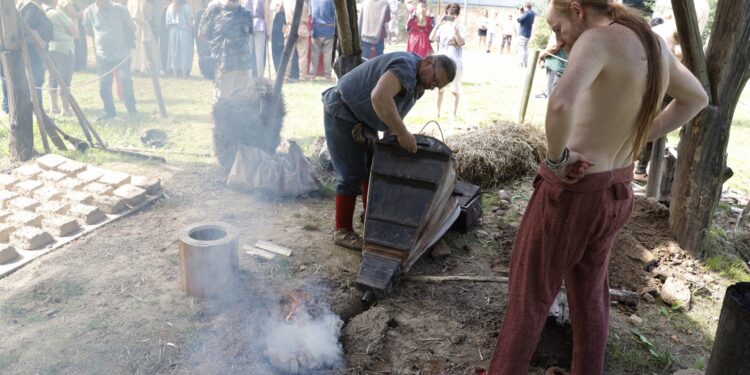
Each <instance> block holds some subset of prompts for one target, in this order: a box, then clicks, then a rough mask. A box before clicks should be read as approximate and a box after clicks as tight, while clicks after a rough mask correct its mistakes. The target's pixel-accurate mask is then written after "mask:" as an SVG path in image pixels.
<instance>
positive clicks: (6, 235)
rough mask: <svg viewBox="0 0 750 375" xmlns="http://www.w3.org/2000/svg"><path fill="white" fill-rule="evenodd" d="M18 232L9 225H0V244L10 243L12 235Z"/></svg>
mask: <svg viewBox="0 0 750 375" xmlns="http://www.w3.org/2000/svg"><path fill="white" fill-rule="evenodd" d="M15 230H16V227H14V226H12V225H8V224H0V242H8V241H10V235H11V233H13V232H14V231H15Z"/></svg>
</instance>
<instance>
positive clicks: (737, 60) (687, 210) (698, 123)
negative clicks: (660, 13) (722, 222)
mask: <svg viewBox="0 0 750 375" xmlns="http://www.w3.org/2000/svg"><path fill="white" fill-rule="evenodd" d="M672 3H673V7H674V10H675V19H676V20H677V25H678V30H679V32H680V42H681V43H682V50H683V52H684V54H685V61H686V62H688V64H690V65H689V68H691V70H692V71H693V72H694V73H695V74H696V75H697V76H698V78H699V79H701V81H702V83H703V84H704V87H707V88H708V90H707V91H708V92H709V98H710V104H709V106H708V108H706V109H705V110H704V111H703V112H701V113H700V114H699V115H698V116H696V118H695V119H693V120H692V121H691V122H690V123H689V124H688V125H687V126H686V128H685V131H684V134H683V135H682V138H681V139H680V144H679V147H678V155H680V157H679V158H678V159H677V167H676V171H675V176H676V180H675V185H674V188H673V190H672V205H671V206H670V218H669V221H670V226H671V227H672V231H673V232H674V234H675V236H676V237H677V240H678V242H679V243H680V246H681V247H682V248H683V249H686V250H688V251H689V252H690V253H691V254H692V255H694V256H702V255H703V254H704V252H705V250H706V248H705V245H706V238H707V233H708V230H709V228H710V227H711V221H712V217H713V212H714V208H715V207H716V205H717V203H718V201H719V197H720V194H721V186H722V184H723V182H724V180H723V171H724V169H725V165H726V151H727V144H728V142H729V128H730V126H731V123H732V118H733V116H734V110H735V108H736V106H737V102H738V100H739V96H740V94H741V93H742V89H743V88H744V86H745V83H746V82H747V80H748V78H749V77H750V48H748V46H747V41H748V40H750V1H745V0H719V2H718V4H717V8H716V18H715V20H714V23H713V28H712V31H711V40H710V42H709V45H708V52H707V58H706V61H707V67H706V69H705V72H704V71H703V70H702V68H701V67H700V66H701V63H700V62H701V56H700V55H701V54H702V51H701V49H700V48H699V46H700V45H701V41H700V35H699V34H698V33H697V29H698V25H697V20H696V19H695V10H694V9H693V4H692V1H686V2H684V3H683V2H681V1H677V0H673V1H672ZM696 55H698V56H696Z"/></svg>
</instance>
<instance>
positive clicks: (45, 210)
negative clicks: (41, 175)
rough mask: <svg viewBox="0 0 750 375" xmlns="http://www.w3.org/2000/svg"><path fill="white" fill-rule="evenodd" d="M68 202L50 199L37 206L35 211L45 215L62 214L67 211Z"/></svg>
mask: <svg viewBox="0 0 750 375" xmlns="http://www.w3.org/2000/svg"><path fill="white" fill-rule="evenodd" d="M69 208H70V204H68V203H65V202H59V201H52V202H46V203H42V205H41V206H39V207H37V209H36V212H37V213H38V214H41V215H43V216H45V217H50V216H63V215H65V214H67V213H68V209H69Z"/></svg>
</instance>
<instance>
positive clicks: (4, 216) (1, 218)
mask: <svg viewBox="0 0 750 375" xmlns="http://www.w3.org/2000/svg"><path fill="white" fill-rule="evenodd" d="M10 215H13V214H12V213H11V212H10V211H6V210H0V222H2V223H4V222H5V221H6V220H8V218H9V217H10Z"/></svg>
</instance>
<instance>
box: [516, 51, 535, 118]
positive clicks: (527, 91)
mask: <svg viewBox="0 0 750 375" xmlns="http://www.w3.org/2000/svg"><path fill="white" fill-rule="evenodd" d="M538 60H539V50H538V49H534V57H533V59H532V60H531V61H534V62H536V61H538ZM535 73H536V64H530V65H529V71H528V72H527V73H526V84H524V86H523V94H522V96H521V108H520V109H519V110H518V123H519V124H523V123H524V122H526V110H527V109H528V108H529V97H530V96H531V86H532V85H533V84H534V74H535Z"/></svg>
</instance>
